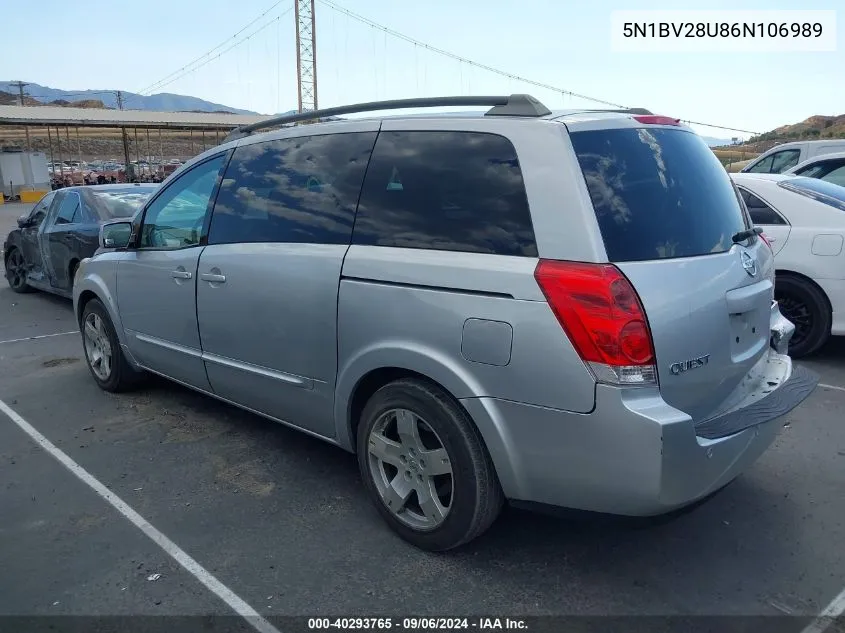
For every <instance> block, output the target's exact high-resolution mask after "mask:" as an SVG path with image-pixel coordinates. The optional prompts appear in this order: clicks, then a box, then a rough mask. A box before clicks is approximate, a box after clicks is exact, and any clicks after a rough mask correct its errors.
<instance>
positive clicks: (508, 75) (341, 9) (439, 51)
mask: <svg viewBox="0 0 845 633" xmlns="http://www.w3.org/2000/svg"><path fill="white" fill-rule="evenodd" d="M317 1H318V2H320V3H321V4H324V5H326V6H327V7H329V8H330V9H332V10H334V11H337V12H339V13H343V14H344V15H347V16H349V17H350V18H352V19H353V20H357V21H358V22H361V23H363V24H366V25H367V26H370V27H372V28H374V29H379V30H381V31H383V32H384V33H386V34H387V35H392V36H393V37H395V38H398V39H400V40H404V41H406V42H408V43H410V44H414V45H415V46H419V47H421V48H424V49H426V50H429V51H431V52H433V53H437V54H439V55H443V56H445V57H449V58H451V59H454V60H456V61H459V62H461V63H464V64H467V65H468V66H473V67H475V68H479V69H481V70H486V71H488V72H491V73H494V74H496V75H499V76H501V77H506V78H508V79H512V80H515V81H520V82H522V83H525V84H529V85H532V86H537V87H538V88H543V89H544V90H550V91H552V92H557V93H559V94H561V95H569V96H571V97H577V98H579V99H584V100H585V101H591V102H593V103H600V104H602V105H606V106H611V107H613V108H622V109H624V108H626V107H627V106H624V105H621V104H619V103H613V102H612V101H606V100H604V99H598V98H596V97H590V96H588V95H583V94H579V93H577V92H572V91H571V90H564V89H563V88H558V87H557V86H552V85H550V84H546V83H542V82H540V81H534V80H533V79H528V78H527V77H522V76H521V75H516V74H514V73H509V72H507V71H505V70H501V69H499V68H494V67H492V66H488V65H487V64H482V63H480V62H476V61H473V60H471V59H467V58H466V57H462V56H461V55H457V54H455V53H452V52H450V51H447V50H444V49H442V48H437V47H436V46H431V45H430V44H426V43H425V42H421V41H419V40H417V39H414V38H413V37H410V36H408V35H405V34H404V33H400V32H398V31H394V30H393V29H391V28H389V27H386V26H384V25H382V24H378V23H377V22H373V21H372V20H370V19H369V18H365V17H364V16H362V15H359V14H357V13H355V12H353V11H350V10H349V9H347V8H345V7H341V6H339V5H337V4H335V3H334V2H333V1H332V0H317ZM686 122H687V123H692V124H694V125H701V126H704V127H711V128H716V129H720V130H727V131H731V132H742V133H744V134H759V132H750V131H749V130H740V129H738V128H732V127H727V126H724V125H713V124H711V123H700V122H697V121H686Z"/></svg>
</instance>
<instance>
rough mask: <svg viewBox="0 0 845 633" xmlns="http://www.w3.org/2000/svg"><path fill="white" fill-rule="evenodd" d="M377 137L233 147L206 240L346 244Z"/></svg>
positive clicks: (321, 137)
mask: <svg viewBox="0 0 845 633" xmlns="http://www.w3.org/2000/svg"><path fill="white" fill-rule="evenodd" d="M376 134H377V133H376V132H353V133H349V134H323V135H319V136H305V137H298V138H288V139H278V140H275V141H267V142H264V143H253V144H251V145H244V146H242V147H239V148H237V149H236V150H235V153H234V154H233V155H232V160H231V161H230V162H229V166H228V167H227V168H226V174H225V176H224V177H223V182H222V184H221V185H220V192H219V193H218V195H217V201H216V202H215V204H214V213H213V215H212V217H211V227H210V228H209V232H208V243H209V244H226V243H234V242H300V243H303V242H304V243H313V244H349V238H350V236H351V235H352V224H353V222H354V219H355V205H356V204H357V203H358V196H359V195H360V193H361V183H362V181H363V180H364V172H365V171H366V169H367V162H368V161H369V159H370V153H371V152H372V150H373V144H374V143H375V140H376Z"/></svg>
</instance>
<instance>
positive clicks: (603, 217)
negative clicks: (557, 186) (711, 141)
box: [570, 128, 746, 262]
mask: <svg viewBox="0 0 845 633" xmlns="http://www.w3.org/2000/svg"><path fill="white" fill-rule="evenodd" d="M570 138H571V139H572V144H573V146H574V147H575V153H576V154H577V156H578V162H579V163H580V165H581V170H582V171H583V173H584V178H585V180H586V182H587V189H588V190H589V192H590V198H591V200H592V202H593V208H594V209H595V212H596V217H597V218H598V222H599V227H600V229H601V233H602V237H603V239H604V245H605V249H606V250H607V255H608V257H609V259H610V261H614V262H630V261H643V260H651V259H669V258H675V257H693V256H696V255H706V254H708V253H722V252H725V251H727V250H729V249H730V248H731V246H732V245H733V242H732V240H731V238H732V237H733V235H734V234H735V233H737V232H738V231H742V230H744V229H745V228H746V224H745V219H744V217H743V213H742V209H741V207H740V203H739V199H738V197H737V195H736V193H735V191H734V189H733V185H732V184H731V180H730V178H729V177H728V174H727V172H726V171H725V169H724V167H722V165H721V163H720V162H719V159H717V158H716V156H715V154H713V152H712V150H711V149H710V148H709V147H707V145H706V144H705V143H704V141H702V140H701V138H699V137H698V136H696V135H695V134H693V133H691V132H686V131H682V130H667V129H643V128H639V129H630V128H629V129H617V130H599V131H589V132H574V133H572V134H571V135H570Z"/></svg>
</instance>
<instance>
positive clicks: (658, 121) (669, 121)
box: [634, 114, 681, 125]
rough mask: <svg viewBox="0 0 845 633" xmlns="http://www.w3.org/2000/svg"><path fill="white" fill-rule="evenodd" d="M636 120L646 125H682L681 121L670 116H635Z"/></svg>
mask: <svg viewBox="0 0 845 633" xmlns="http://www.w3.org/2000/svg"><path fill="white" fill-rule="evenodd" d="M634 120H635V121H637V122H639V123H644V124H646V125H680V124H681V120H680V119H673V118H672V117H670V116H661V115H659V114H641V115H639V116H635V117H634Z"/></svg>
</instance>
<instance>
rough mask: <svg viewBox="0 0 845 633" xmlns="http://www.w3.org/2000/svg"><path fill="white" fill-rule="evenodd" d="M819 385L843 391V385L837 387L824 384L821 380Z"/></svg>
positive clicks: (844, 389) (844, 388)
mask: <svg viewBox="0 0 845 633" xmlns="http://www.w3.org/2000/svg"><path fill="white" fill-rule="evenodd" d="M819 387H824V388H825V389H836V391H845V387H837V386H836V385H826V384H824V383H822V382H820V383H819Z"/></svg>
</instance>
